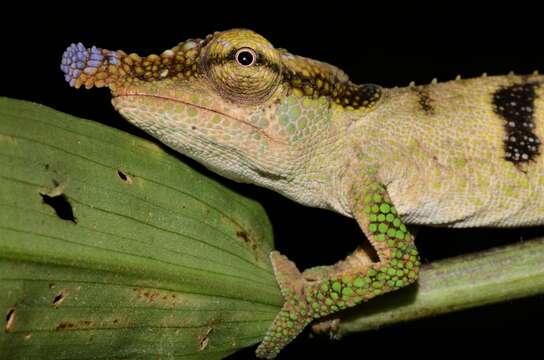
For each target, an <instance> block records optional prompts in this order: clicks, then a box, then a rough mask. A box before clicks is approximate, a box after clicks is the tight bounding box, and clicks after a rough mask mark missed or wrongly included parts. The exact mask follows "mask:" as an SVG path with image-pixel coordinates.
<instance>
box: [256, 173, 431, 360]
mask: <svg viewBox="0 0 544 360" xmlns="http://www.w3.org/2000/svg"><path fill="white" fill-rule="evenodd" d="M358 189H360V190H358ZM350 197H351V199H352V214H353V216H354V218H355V219H356V220H357V222H358V223H359V225H360V226H361V228H362V230H363V232H364V233H365V235H366V236H367V237H368V239H369V241H370V243H371V244H372V246H373V247H374V249H375V250H376V252H377V254H378V258H379V261H378V262H371V261H369V258H368V256H367V255H366V254H365V252H364V251H363V250H362V249H358V250H356V251H355V252H354V253H353V254H352V255H350V256H348V257H347V258H346V259H345V260H343V261H340V262H338V263H337V264H335V265H332V266H320V267H317V268H312V269H308V270H306V271H305V272H304V273H300V272H299V270H298V269H297V267H296V266H295V264H294V263H293V262H291V261H290V260H289V259H287V257H285V256H283V255H281V254H280V253H278V252H276V251H274V252H272V253H271V256H270V257H271V260H272V264H273V268H274V272H275V275H276V279H277V281H278V284H279V286H280V289H281V292H282V295H283V297H284V298H285V303H284V305H283V308H282V309H281V311H280V313H279V314H278V315H277V316H276V318H275V319H274V322H273V324H272V326H271V327H270V328H269V330H268V332H267V334H266V336H265V337H264V340H263V342H262V343H261V344H260V345H259V347H258V348H257V351H256V354H257V356H258V357H261V358H268V359H271V358H274V357H275V356H276V355H277V354H278V352H279V351H280V350H281V349H282V348H283V347H284V346H285V345H287V344H288V343H289V342H291V340H293V339H294V338H295V337H296V336H297V335H298V334H299V333H300V332H301V331H302V330H303V329H304V327H305V326H306V325H308V324H309V323H310V322H311V321H312V320H313V319H317V318H321V317H323V316H327V315H329V314H332V313H334V312H337V311H339V310H342V309H345V308H347V307H351V306H354V305H357V304H359V303H361V302H362V301H366V300H369V299H371V298H373V297H375V296H377V295H381V294H384V293H386V292H389V291H392V290H396V289H398V288H401V287H403V286H406V285H408V284H410V283H413V282H414V281H415V280H416V279H417V275H418V270H419V265H420V262H419V257H418V254H417V250H416V248H415V246H414V242H413V236H412V235H411V233H410V232H409V231H408V230H407V228H406V226H405V225H404V224H403V223H402V221H401V220H400V218H399V216H398V214H397V211H396V210H395V207H394V206H393V204H392V203H391V200H390V198H389V196H388V194H387V191H386V189H385V188H384V186H382V185H381V184H380V183H378V182H374V181H368V182H366V183H365V186H358V187H353V190H352V191H351V193H350Z"/></svg>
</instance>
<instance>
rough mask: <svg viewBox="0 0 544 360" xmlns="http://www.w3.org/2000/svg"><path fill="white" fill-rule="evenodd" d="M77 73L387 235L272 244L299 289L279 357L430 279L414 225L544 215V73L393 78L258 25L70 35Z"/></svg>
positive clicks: (289, 282) (288, 309)
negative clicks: (104, 38)
mask: <svg viewBox="0 0 544 360" xmlns="http://www.w3.org/2000/svg"><path fill="white" fill-rule="evenodd" d="M61 69H62V70H63V72H64V73H65V79H66V80H67V81H68V82H69V83H70V85H71V86H74V87H80V86H85V87H86V88H91V87H93V86H96V87H102V86H107V87H109V88H110V89H111V91H112V94H113V100H112V102H113V105H114V106H115V108H116V109H117V110H118V111H119V112H120V113H121V114H122V115H123V116H124V117H126V118H127V119H128V120H129V121H130V122H132V123H133V124H135V125H136V126H138V127H140V128H142V129H143V130H145V131H147V132H148V133H150V134H152V135H153V136H155V137H156V138H157V139H159V140H160V141H162V142H163V143H165V144H167V145H168V146H170V147H172V148H173V149H175V150H177V151H179V152H181V153H183V154H185V155H188V156H190V157H192V158H194V159H196V160H198V161H200V162H201V163H203V164H204V165H206V166H207V167H209V168H210V169H212V170H214V171H216V172H218V173H220V174H222V175H224V176H226V177H228V178H231V179H234V180H237V181H241V182H249V183H255V184H258V185H261V186H264V187H267V188H270V189H273V190H276V191H278V192H280V193H282V194H284V195H285V196H287V197H289V198H291V199H293V200H295V201H298V202H300V203H302V204H305V205H308V206H315V207H321V208H327V209H331V210H334V211H337V212H339V213H341V214H344V215H346V216H350V217H353V218H354V219H355V220H357V222H358V223H359V225H360V226H361V229H362V230H363V232H364V233H365V235H366V236H367V238H368V239H369V241H370V243H371V244H372V245H373V246H374V248H375V249H376V252H377V254H378V257H379V261H378V262H375V263H374V262H372V261H371V260H370V257H369V256H368V255H367V254H366V253H365V252H364V251H363V250H362V249H360V248H358V249H356V250H355V252H354V253H353V254H352V255H350V256H348V257H347V258H346V259H345V260H344V261H341V262H339V263H337V264H335V265H333V266H323V267H317V268H312V269H308V270H306V271H304V272H303V273H300V272H299V271H298V269H297V268H296V266H295V265H294V264H293V263H292V262H290V261H289V260H288V259H287V258H286V257H284V256H282V255H280V254H279V253H277V252H273V253H272V254H271V260H272V264H273V267H274V271H275V273H276V278H277V279H278V283H279V286H280V289H281V291H282V294H283V295H284V297H285V300H286V301H285V305H284V307H283V309H282V311H281V312H280V314H279V315H278V317H277V318H276V320H275V321H274V324H273V325H272V327H271V328H270V330H269V332H268V333H267V335H266V337H265V339H264V341H263V343H262V344H261V345H260V346H259V348H258V349H257V355H258V356H260V357H266V358H272V357H274V356H275V355H276V354H277V353H278V352H279V351H280V350H281V348H282V347H283V346H285V345H286V344H287V343H289V342H290V341H291V340H292V339H293V338H294V337H295V336H296V335H297V334H298V333H299V332H300V331H302V329H303V328H304V327H305V326H306V325H307V324H308V323H309V322H310V321H312V320H313V319H315V318H319V317H322V316H325V315H328V314H331V313H334V312H336V311H338V310H341V309H344V308H346V307H349V306H354V305H356V304H358V303H360V302H362V301H366V300H368V299H370V298H372V297H374V296H377V295H380V294H383V293H385V292H388V291H392V290H395V289H398V288H400V287H403V286H406V285H408V284H410V283H412V282H414V281H415V280H416V278H417V273H418V269H419V265H420V264H419V258H418V255H417V251H416V249H415V247H414V245H413V237H412V235H411V234H410V232H409V228H407V226H406V225H411V224H418V225H421V224H422V225H434V226H449V227H471V226H497V227H512V226H525V225H539V224H543V223H544V191H543V190H544V176H542V174H543V173H544V160H543V159H542V156H541V152H542V151H543V150H542V149H541V139H544V89H543V87H542V86H541V83H542V82H544V77H542V76H540V75H538V74H534V75H531V76H515V75H508V76H494V77H481V78H477V79H469V80H460V79H459V80H455V81H450V82H446V83H440V84H437V83H432V84H429V85H425V86H410V87H407V88H400V89H399V88H395V89H383V88H381V87H379V86H376V85H372V84H365V85H356V84H353V83H351V82H350V81H349V79H348V77H347V76H346V75H345V74H344V73H343V72H342V71H341V70H339V69H337V68H335V67H334V66H332V65H329V64H324V63H321V62H318V61H315V60H311V59H306V58H302V57H299V56H295V55H292V54H289V53H288V52H287V51H285V50H283V49H275V48H274V47H273V46H272V45H271V44H270V43H269V42H268V41H267V40H266V39H264V38H263V37H261V36H259V35H257V34H255V33H253V32H251V31H249V30H230V31H226V32H221V33H215V34H213V35H210V36H208V37H207V38H206V39H204V40H188V41H186V42H184V43H181V44H179V45H178V46H176V47H174V48H172V49H170V50H166V51H165V52H163V53H162V54H161V55H150V56H147V57H140V56H138V55H136V54H130V55H127V54H125V53H124V52H122V51H117V52H113V51H109V50H104V49H99V48H95V47H93V48H90V49H86V48H85V47H84V46H83V45H81V44H78V45H72V46H70V47H69V48H68V49H67V51H66V53H65V55H64V56H63V60H62V65H61Z"/></svg>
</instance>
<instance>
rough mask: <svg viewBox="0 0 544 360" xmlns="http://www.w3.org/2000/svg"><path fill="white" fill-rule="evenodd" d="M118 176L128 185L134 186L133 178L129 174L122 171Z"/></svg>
mask: <svg viewBox="0 0 544 360" xmlns="http://www.w3.org/2000/svg"><path fill="white" fill-rule="evenodd" d="M117 175H118V176H119V178H121V180H123V181H124V182H126V183H127V184H132V178H131V177H130V176H129V175H128V174H126V173H124V172H122V171H121V170H117Z"/></svg>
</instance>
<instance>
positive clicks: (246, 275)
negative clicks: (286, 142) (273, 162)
mask: <svg viewBox="0 0 544 360" xmlns="http://www.w3.org/2000/svg"><path fill="white" fill-rule="evenodd" d="M0 189H1V190H0V293H1V294H2V296H0V312H1V311H3V313H4V314H5V323H4V329H3V331H2V332H0V354H1V357H2V358H5V359H14V358H32V359H37V358H44V359H56V360H60V359H67V358H70V359H72V358H77V359H114V358H131V359H137V358H161V359H169V358H191V359H193V358H194V359H197V358H198V359H200V358H202V359H215V358H222V357H224V356H226V355H228V354H230V353H233V352H235V351H236V350H237V349H240V348H242V347H246V346H249V345H253V344H255V343H257V342H259V341H260V340H261V338H262V336H263V335H264V333H265V331H266V329H267V328H268V326H269V325H270V323H271V321H272V320H273V318H274V316H275V315H276V314H277V312H278V311H279V307H280V306H281V304H282V298H281V295H280V293H279V290H278V287H277V285H276V281H275V279H274V276H273V273H272V269H271V266H270V263H269V260H268V254H269V252H270V251H271V250H272V247H273V240H272V231H271V226H270V223H269V221H268V219H267V217H266V214H265V212H264V210H263V209H262V208H261V206H260V205H259V204H257V203H256V202H255V201H253V200H250V199H247V198H245V197H243V196H241V195H239V194H236V193H234V192H233V191H231V190H229V189H227V188H225V187H224V186H222V185H221V184H219V183H217V182H215V181H213V180H211V179H208V178H206V177H204V176H202V175H200V174H199V173H197V172H196V171H195V170H192V169H191V168H190V167H188V166H187V165H185V164H183V163H182V162H181V161H180V160H179V159H177V158H176V157H175V156H173V155H171V154H170V153H169V152H167V151H165V150H164V149H163V148H162V147H160V146H158V145H156V144H154V143H152V142H149V141H146V140H143V139H141V138H138V137H136V136H133V135H130V134H127V133H124V132H121V131H118V130H115V129H112V128H109V127H106V126H104V125H101V124H99V123H96V122H92V121H87V120H82V119H79V118H75V117H73V116H69V115H66V114H62V113H60V112H57V111H54V110H52V109H49V108H47V107H44V106H41V105H37V104H32V103H28V102H24V101H17V100H12V99H7V98H0Z"/></svg>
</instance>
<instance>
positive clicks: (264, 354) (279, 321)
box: [256, 251, 313, 359]
mask: <svg viewBox="0 0 544 360" xmlns="http://www.w3.org/2000/svg"><path fill="white" fill-rule="evenodd" d="M270 260H271V261H272V267H273V269H274V274H275V275H276V280H277V281H278V285H279V287H280V290H281V293H282V295H283V297H284V299H285V303H284V305H283V308H282V309H281V311H280V312H279V314H278V315H277V316H276V318H275V319H274V322H273V323H272V325H271V326H270V328H269V329H268V331H267V333H266V335H265V337H264V339H263V342H262V343H261V344H260V345H259V347H258V348H257V351H256V355H257V357H259V358H264V359H273V358H275V357H276V355H278V353H279V352H280V350H281V349H282V348H283V347H284V346H285V345H287V344H288V343H290V342H291V341H292V340H293V339H294V338H295V337H296V336H297V335H298V334H299V333H300V332H301V331H302V330H303V329H304V328H305V327H306V325H308V324H309V323H310V322H311V321H312V320H313V316H312V311H311V308H310V305H309V304H308V302H307V301H306V299H305V298H304V283H305V281H304V279H303V278H302V275H301V273H300V271H299V270H298V269H297V267H296V265H295V264H294V263H293V262H292V261H291V260H289V259H288V258H287V257H286V256H284V255H281V254H280V253H279V252H277V251H273V252H271V253H270Z"/></svg>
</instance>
